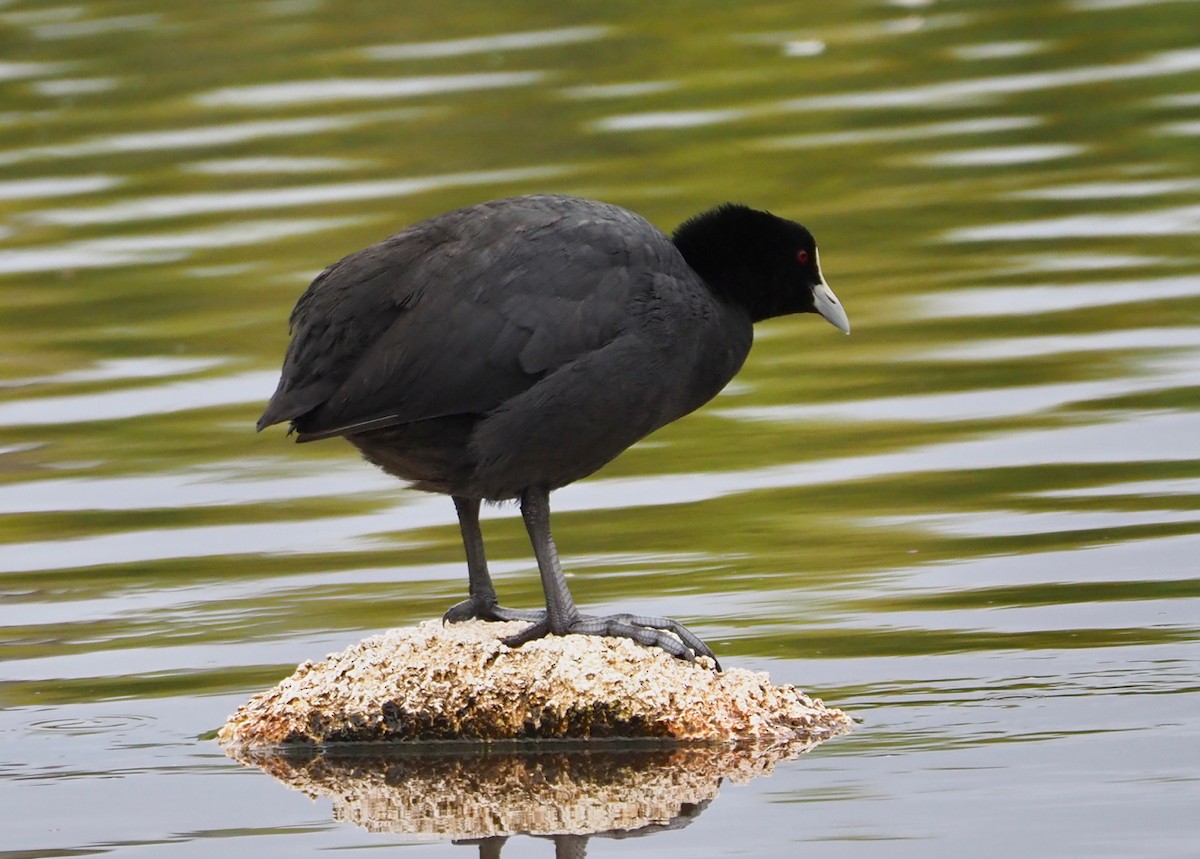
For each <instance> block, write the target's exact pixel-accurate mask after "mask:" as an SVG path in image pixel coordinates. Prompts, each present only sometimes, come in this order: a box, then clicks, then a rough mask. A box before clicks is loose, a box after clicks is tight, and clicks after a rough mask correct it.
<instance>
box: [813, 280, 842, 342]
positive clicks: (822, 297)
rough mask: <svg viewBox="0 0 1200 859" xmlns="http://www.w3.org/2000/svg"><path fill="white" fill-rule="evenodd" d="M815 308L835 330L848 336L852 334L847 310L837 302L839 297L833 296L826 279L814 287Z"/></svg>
mask: <svg viewBox="0 0 1200 859" xmlns="http://www.w3.org/2000/svg"><path fill="white" fill-rule="evenodd" d="M813 307H815V308H816V310H817V313H819V314H821V315H822V316H824V317H825V318H826V319H827V320H828V321H829V324H830V325H832V326H833V327H834V328H837V329H838V330H840V331H843V332H845V333H846V334H849V333H850V317H849V316H847V315H846V311H845V309H844V308H843V307H842V305H841V303H840V302H839V301H838V300H837V296H836V295H834V294H833V290H832V289H830V288H829V284H827V283H826V282H825V278H824V277H822V278H821V282H820V283H818V284H817V285H816V286H814V287H813Z"/></svg>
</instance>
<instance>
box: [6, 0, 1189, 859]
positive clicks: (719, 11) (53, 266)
mask: <svg viewBox="0 0 1200 859" xmlns="http://www.w3.org/2000/svg"><path fill="white" fill-rule="evenodd" d="M1198 12H1200V7H1198V6H1197V4H1196V3H1195V2H1187V0H1179V1H1178V2H1136V0H1120V2H1111V0H1071V2H1055V3H1049V4H1047V3H1041V2H1032V0H1017V2H1006V3H1000V2H990V0H985V2H978V3H969V4H968V3H953V2H947V3H943V2H934V0H928V2H908V0H906V2H900V0H895V2H890V3H889V2H866V0H864V2H857V0H856V2H850V3H843V4H818V3H801V4H795V3H792V4H778V3H769V2H749V3H741V4H737V7H736V9H735V8H733V7H732V6H730V5H729V4H722V3H698V4H689V5H688V6H687V7H686V8H685V7H680V8H678V9H676V8H671V9H660V8H658V7H656V6H654V5H653V4H650V5H647V4H640V5H637V4H627V3H615V4H614V3H608V4H596V3H574V4H560V5H559V6H554V7H546V6H542V5H537V4H532V3H527V2H517V3H505V4H494V3H476V2H465V3H455V4H441V5H437V6H428V7H421V8H420V9H417V8H415V7H413V8H409V7H407V6H404V5H403V4H402V5H401V6H397V5H396V4H394V3H384V2H381V0H356V2H354V3H349V4H335V3H329V2H321V0H313V1H312V2H309V0H279V2H257V3H233V2H218V3H210V4H202V5H199V6H195V7H194V8H192V7H188V8H184V6H183V5H180V4H169V3H163V2H154V0H123V2H120V3H116V2H106V0H91V2H83V3H69V4H68V3H57V2H42V0H37V2H34V0H28V2H20V0H13V2H6V3H0V30H2V32H3V33H4V44H5V52H4V59H3V61H2V62H0V94H2V102H0V338H2V340H3V342H4V344H5V345H4V348H3V349H0V513H2V514H3V519H0V571H2V577H0V640H2V642H3V651H2V656H0V659H2V661H0V708H2V709H0V737H2V738H3V742H2V744H0V800H2V801H3V804H4V806H5V807H6V808H8V809H9V810H10V813H9V814H8V815H6V819H5V821H4V822H3V823H0V856H13V857H16V856H22V857H31V856H46V857H48V856H65V855H83V854H89V855H90V854H103V853H113V852H115V853H129V854H134V853H136V854H137V855H143V856H157V855H166V854H171V855H189V854H190V855H199V856H206V855H211V854H212V853H213V852H214V851H216V850H219V851H222V852H227V853H229V854H230V855H280V856H282V855H288V856H295V855H302V854H316V853H317V852H319V851H321V852H323V851H328V850H336V849H353V848H375V847H387V846H391V845H410V847H409V850H408V852H409V853H411V854H412V855H422V856H423V855H429V856H437V855H472V853H473V852H478V849H479V848H477V847H476V846H474V845H455V844H452V843H450V842H449V841H448V840H445V839H438V838H431V837H427V836H420V835H415V834H412V833H407V834H406V833H404V832H376V831H371V830H370V828H369V827H366V826H362V825H358V824H356V823H355V822H354V821H353V820H352V819H351V820H343V819H335V812H334V808H333V805H332V804H331V803H330V801H329V800H327V799H321V800H318V801H316V802H313V801H310V800H309V799H307V798H305V796H303V795H302V794H300V793H297V792H294V791H290V790H287V789H285V788H284V787H283V786H282V785H281V784H279V783H278V782H276V781H275V780H273V779H271V778H269V777H268V776H266V775H264V774H263V773H261V772H260V771H258V770H257V769H251V768H244V767H241V766H239V765H238V764H236V763H235V762H233V761H230V760H228V759H227V758H226V757H225V756H224V755H223V754H222V753H221V751H220V750H219V749H218V748H217V747H216V746H215V744H214V743H212V742H211V741H208V740H205V739H202V735H203V734H205V733H206V732H208V731H210V730H212V729H214V728H216V727H217V726H218V725H220V723H221V722H222V721H223V719H224V717H225V716H226V715H227V714H228V713H230V712H231V711H232V710H233V709H234V708H235V707H236V706H237V705H238V704H239V703H240V702H241V701H243V700H245V698H246V697H248V696H249V695H250V694H251V693H253V692H254V691H256V690H258V689H261V688H264V687H266V686H268V685H270V684H272V683H274V682H275V681H276V680H278V679H279V678H281V677H283V676H284V675H286V674H287V673H289V672H290V671H291V669H292V668H293V667H294V666H295V664H297V663H298V662H301V661H303V660H305V659H308V658H319V657H321V656H322V655H324V654H325V653H327V652H329V651H332V650H336V649H340V648H342V647H344V646H346V645H348V644H350V643H352V642H355V641H357V640H359V639H360V638H362V637H364V636H366V635H368V634H370V633H373V632H376V631H379V630H382V629H386V628H388V627H392V626H398V625H404V624H411V623H415V622H417V621H420V620H423V619H426V618H429V617H434V616H437V615H439V614H440V613H441V612H442V611H443V610H444V609H445V608H446V607H447V606H448V605H449V604H451V603H452V602H455V601H457V600H458V599H460V598H461V595H462V592H463V590H464V588H465V573H464V567H463V561H462V558H461V546H460V544H459V541H458V532H457V528H456V526H455V524H454V514H453V508H452V506H451V505H450V503H449V502H448V501H447V500H446V499H443V498H439V497H432V496H422V495H418V494H415V493H411V492H405V491H402V490H400V489H399V487H398V486H396V485H395V484H394V482H393V481H391V480H390V479H388V478H387V477H386V476H384V475H381V474H379V473H377V472H375V471H373V470H372V469H371V468H370V467H369V466H367V465H365V464H363V463H361V462H359V461H357V460H356V458H355V456H354V455H353V453H352V451H351V450H350V449H349V448H348V446H346V445H344V444H340V443H337V442H329V443H325V444H321V445H305V446H303V447H296V446H294V445H292V444H291V443H290V442H289V441H287V440H285V439H284V437H283V433H282V432H277V431H269V432H266V433H263V434H261V435H256V434H255V433H254V432H253V422H254V420H255V418H256V417H257V415H258V414H259V412H260V411H261V407H262V404H263V402H264V401H265V400H266V398H267V397H268V396H269V395H270V392H271V391H272V390H273V387H274V383H275V379H276V373H277V370H278V365H279V361H280V358H281V356H282V352H283V349H284V346H285V344H286V338H287V330H286V317H287V313H288V312H289V310H290V308H291V306H292V304H293V302H294V301H295V299H296V298H297V297H298V295H299V293H300V291H301V290H302V289H303V287H304V285H305V284H306V283H307V282H308V281H309V280H310V279H311V278H312V277H313V276H314V275H315V274H316V273H317V272H318V271H320V270H321V268H322V267H323V266H325V265H327V264H328V263H330V262H332V261H333V260H336V259H337V258H339V257H340V256H342V255H344V254H345V253H348V252H350V251H352V250H355V249H357V248H359V247H362V246H364V245H366V244H368V243H370V242H373V241H376V240H378V239H379V238H382V237H383V236H386V235H388V234H389V233H391V232H393V231H395V230H397V229H399V228H400V227H402V226H404V225H406V224H408V223H411V222H413V221H415V220H418V219H420V218H422V217H426V216H429V215H432V214H435V213H437V212H440V211H444V210H446V209H449V208H453V207H455V206H459V205H465V204H467V203H471V202H475V201H478V200H480V199H486V198H491V197H496V196H502V195H507V194H517V193H528V192H543V191H552V192H567V193H575V194H581V195H586V196H593V197H598V198H602V199H605V200H609V201H612V202H615V203H618V204H621V205H625V206H628V207H630V208H633V209H635V210H637V211H638V212H640V213H642V214H644V215H645V216H646V217H648V218H650V219H651V220H652V221H654V222H655V223H657V224H660V225H661V226H663V227H664V228H667V229H669V228H671V227H673V226H674V225H676V224H677V223H679V222H680V221H681V220H683V219H684V218H686V217H688V216H690V215H692V214H694V213H695V212H697V211H700V210H702V209H704V208H706V207H708V206H711V205H713V204H715V203H718V202H721V201H725V200H740V201H744V202H748V203H751V204H754V205H757V206H760V207H763V208H769V209H771V210H773V211H776V212H778V213H780V214H783V215H786V216H789V217H793V218H797V219H799V220H802V221H804V222H805V223H806V224H807V225H808V226H810V227H811V228H812V230H813V231H814V233H815V234H816V235H817V237H818V238H819V240H820V242H821V249H822V263H823V266H824V268H825V270H826V274H827V276H828V277H829V279H830V282H831V283H832V285H833V286H834V288H835V289H836V290H837V292H838V295H839V297H840V298H841V299H842V300H843V301H844V302H845V304H846V306H847V308H848V310H849V313H850V317H851V319H852V321H853V324H854V334H853V336H851V337H849V338H847V337H843V336H841V335H840V334H838V333H837V332H836V331H834V330H833V329H832V328H830V327H829V326H827V325H824V324H823V323H820V321H819V320H816V319H814V318H804V319H784V320H777V321H773V322H771V323H768V324H765V325H763V326H760V329H759V331H758V336H757V343H756V346H755V349H754V352H753V354H752V356H751V358H750V361H749V362H748V364H747V366H746V368H745V369H744V371H743V372H742V374H741V375H740V376H739V378H738V379H737V381H736V382H735V383H734V384H733V385H731V386H730V387H729V388H728V389H727V390H726V391H725V392H724V393H723V394H722V395H721V396H720V397H718V398H717V400H716V401H715V402H714V403H712V404H710V406H708V407H707V408H706V409H704V410H702V411H701V412H699V413H697V414H696V415H694V416H691V417H689V418H687V419H685V420H683V421H681V422H679V423H678V424H676V425H673V426H671V427H668V428H666V429H664V430H663V431H661V432H660V433H658V434H656V435H655V436H653V437H652V438H651V439H648V440H647V441H646V442H644V443H643V444H641V445H639V446H637V447H636V448H634V449H633V450H631V451H630V452H628V453H627V454H626V455H625V456H623V457H622V458H620V459H619V460H618V461H616V462H615V463H613V464H612V465H611V466H609V467H608V468H606V469H605V470H604V471H603V472H601V473H600V474H598V475H596V476H595V477H593V478H591V479H589V480H587V481H584V482H582V483H580V484H577V485H575V486H572V487H569V488H567V489H565V490H563V491H561V492H560V493H558V494H557V495H556V498H555V506H556V510H557V511H558V514H557V517H556V537H557V541H558V544H559V547H560V549H561V551H562V553H563V556H564V563H565V565H566V566H567V567H568V569H569V570H570V571H571V573H572V574H573V578H572V587H573V588H574V590H575V593H576V597H577V599H578V600H579V601H580V602H581V603H583V604H585V605H586V606H588V607H589V608H591V609H595V610H597V611H610V610H611V611H615V610H620V609H627V608H634V607H636V608H637V609H638V610H644V611H646V612H651V613H663V614H670V615H672V616H675V617H677V618H679V619H681V620H683V621H684V622H686V623H687V624H688V625H689V626H690V627H692V628H693V629H694V630H696V631H697V632H698V633H699V634H700V635H701V636H702V637H703V638H705V640H706V641H708V642H709V643H710V644H712V645H713V647H714V649H716V650H717V652H718V653H719V654H720V656H721V658H722V660H723V661H724V662H725V663H727V664H729V665H738V666H743V667H749V668H753V669H761V670H768V671H770V672H771V674H772V676H773V678H774V679H775V680H776V681H778V682H790V683H796V684H798V685H800V686H802V687H804V688H805V689H807V690H810V691H811V692H812V693H814V694H816V695H819V696H821V697H822V698H824V699H825V700H826V701H828V702H831V703H835V704H837V705H839V706H842V707H845V708H846V709H848V710H851V711H852V712H853V713H854V714H855V715H856V716H858V717H860V718H861V720H862V723H861V725H860V727H859V729H858V730H857V731H856V732H855V733H854V734H852V735H850V736H848V737H844V738H839V739H837V740H835V741H833V742H831V743H828V744H826V745H824V746H822V747H820V748H818V749H816V750H815V751H813V752H812V753H810V754H809V755H807V756H805V757H803V758H801V759H799V760H795V761H791V762H785V763H782V764H780V765H779V766H778V767H777V768H776V769H775V771H774V772H773V774H771V775H770V776H769V777H763V778H758V779H754V780H752V781H749V782H747V783H744V784H740V785H735V784H731V783H725V784H724V785H722V786H721V787H720V790H719V792H718V793H717V795H716V796H715V798H713V799H712V800H711V802H707V803H705V804H703V807H702V808H699V810H698V813H696V814H694V815H693V816H691V817H689V818H688V819H687V821H686V825H680V826H671V827H668V826H664V827H662V828H661V831H655V832H650V833H643V835H644V837H637V838H612V837H596V838H593V839H592V840H591V841H590V843H588V844H587V850H588V853H589V855H591V856H606V855H612V856H642V855H646V856H648V855H656V856H657V855H663V851H666V852H667V853H669V854H670V855H675V854H678V855H690V856H695V857H702V856H714V857H724V856H735V855H748V854H752V855H760V856H793V855H796V854H797V852H798V851H802V850H806V849H817V850H819V851H820V852H821V853H822V854H824V855H836V856H843V855H844V856H857V855H864V854H869V853H870V854H879V855H887V856H918V855H919V856H928V855H931V854H932V855H1011V854H1013V853H1019V854H1020V855H1025V856H1046V857H1051V856H1063V855H1094V856H1130V855H1147V856H1150V855H1153V856H1188V855H1194V853H1195V845H1196V843H1198V841H1200V824H1197V823H1196V820H1195V809H1196V808H1197V807H1198V806H1200V785H1198V784H1197V779H1196V774H1195V766H1194V758H1195V754H1194V750H1195V749H1196V748H1200V729H1198V728H1197V725H1198V724H1200V685H1198V684H1197V677H1198V676H1200V645H1198V643H1197V639H1198V637H1200V628H1198V626H1197V622H1196V618H1197V617H1198V616H1200V576H1198V574H1197V567H1198V563H1197V558H1200V471H1198V466H1200V432H1198V431H1197V429H1198V427H1200V419H1198V415H1197V402H1198V394H1200V244H1197V241H1196V235H1197V232H1198V231H1200V182H1198V180H1197V176H1200V159H1198V158H1197V154H1196V153H1197V152H1198V151H1200V148H1198V147H1197V137H1198V136H1200V122H1198V121H1197V119H1196V116H1197V113H1196V111H1197V108H1198V107H1200V48H1197V45H1198V44H1200V14H1197V13H1198ZM485 528H486V531H487V536H488V538H489V553H490V555H491V557H492V558H493V559H494V560H493V564H494V573H495V574H496V576H497V580H498V586H499V588H500V590H501V593H502V595H503V597H504V599H505V601H506V602H507V603H509V604H512V605H522V606H523V605H530V606H532V605H536V604H538V602H539V600H540V588H539V585H538V581H537V576H536V570H535V567H534V565H533V562H532V558H531V556H530V551H529V548H528V544H527V540H526V538H525V536H524V533H523V529H522V528H521V525H520V522H519V517H517V516H516V512H515V510H513V509H511V508H509V507H503V508H498V509H494V510H491V511H490V512H489V514H488V518H487V520H486V521H485ZM652 765H653V764H652ZM430 766H433V765H432V764H431V765H430ZM336 816H338V817H339V818H340V817H341V816H342V815H340V814H339V815H336ZM558 846H559V848H560V849H574V847H572V846H571V845H565V846H564V845H563V844H560V845H558ZM577 846H578V845H575V847H577ZM504 849H505V851H507V852H506V855H542V856H549V855H552V854H553V852H554V849H555V846H554V845H551V844H550V843H549V842H548V841H546V840H539V839H530V838H528V837H521V836H516V837H514V838H513V839H511V840H510V841H509V843H508V844H507V845H505V847H504Z"/></svg>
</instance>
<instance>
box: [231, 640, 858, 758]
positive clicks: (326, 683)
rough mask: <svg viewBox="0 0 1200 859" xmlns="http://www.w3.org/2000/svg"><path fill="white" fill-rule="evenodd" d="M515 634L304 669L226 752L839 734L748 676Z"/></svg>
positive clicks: (244, 718)
mask: <svg viewBox="0 0 1200 859" xmlns="http://www.w3.org/2000/svg"><path fill="white" fill-rule="evenodd" d="M525 625H526V624H523V623H508V624H504V623H485V622H470V623H458V624H450V625H446V626H443V625H442V624H441V623H440V622H438V621H427V622H425V623H423V624H421V625H420V626H418V627H415V628H413V627H408V628H401V629H393V630H390V631H388V632H385V633H383V634H381V635H376V636H372V637H370V638H367V639H365V640H363V641H361V642H359V643H358V644H355V645H353V646H351V647H349V648H347V649H346V650H344V651H342V652H340V653H335V654H332V655H330V656H329V657H327V658H326V659H325V661H323V662H316V663H314V662H305V663H304V664H302V665H300V666H299V667H298V668H297V669H296V671H295V673H293V674H292V675H291V676H290V677H288V678H286V679H285V680H283V681H282V682H280V683H279V685H277V686H276V687H275V688H273V689H270V690H268V691H267V692H263V693H260V694H258V695H255V696H254V697H253V698H251V699H250V700H249V701H248V702H247V703H246V704H244V705H242V706H241V707H239V708H238V710H237V712H236V713H234V714H233V715H232V716H231V717H230V718H229V720H228V722H226V723H225V726H224V727H223V728H221V730H220V731H219V732H218V734H217V738H218V740H219V741H220V743H221V744H222V745H224V746H226V747H228V748H229V749H231V750H233V749H237V750H246V749H255V748H263V749H265V748H272V747H279V746H297V745H299V746H306V745H307V746H311V745H317V744H328V743H343V742H429V741H446V740H452V741H490V742H503V741H530V740H552V739H553V740H593V739H603V738H607V739H615V738H619V739H658V740H664V741H681V742H708V743H714V742H715V743H743V742H744V743H758V742H768V743H792V742H796V743H804V744H812V743H814V742H819V741H821V740H824V739H828V738H829V737H832V736H836V735H837V734H841V733H845V732H846V731H849V730H850V728H851V726H852V722H851V719H850V717H849V716H847V715H846V714H845V713H844V712H842V711H841V710H837V709H833V708H828V707H826V706H825V705H824V704H823V703H822V702H821V701H820V700H819V699H813V698H809V697H808V696H806V695H805V694H804V693H803V692H801V691H800V690H798V689H797V688H796V687H794V686H775V685H773V684H772V683H771V682H770V680H769V678H768V677H767V675H766V674H765V673H761V672H752V671H746V670H743V669H738V668H734V669H730V670H728V671H725V672H723V673H717V672H715V671H713V670H712V668H711V667H710V665H708V664H707V663H708V660H706V659H705V658H703V657H701V658H700V659H698V660H697V661H696V662H691V663H689V662H684V661H681V660H679V659H675V658H674V657H672V656H669V655H667V654H666V653H665V652H663V651H661V650H657V649H650V648H645V647H641V646H639V645H637V644H635V643H634V642H632V641H629V640H626V639H615V638H600V637H596V636H582V635H570V636H553V637H550V638H544V639H539V640H537V641H531V642H529V643H527V644H524V645H522V646H521V647H520V648H518V649H513V648H510V647H508V646H506V645H505V644H503V643H502V642H501V641H500V639H501V638H502V637H504V636H505V635H509V634H514V633H516V632H518V631H520V630H521V629H523V628H524V626H525Z"/></svg>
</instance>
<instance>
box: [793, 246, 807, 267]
mask: <svg viewBox="0 0 1200 859" xmlns="http://www.w3.org/2000/svg"><path fill="white" fill-rule="evenodd" d="M796 262H798V263H800V265H804V264H805V263H807V262H808V251H806V250H804V249H803V248H801V249H800V250H798V251H796Z"/></svg>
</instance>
